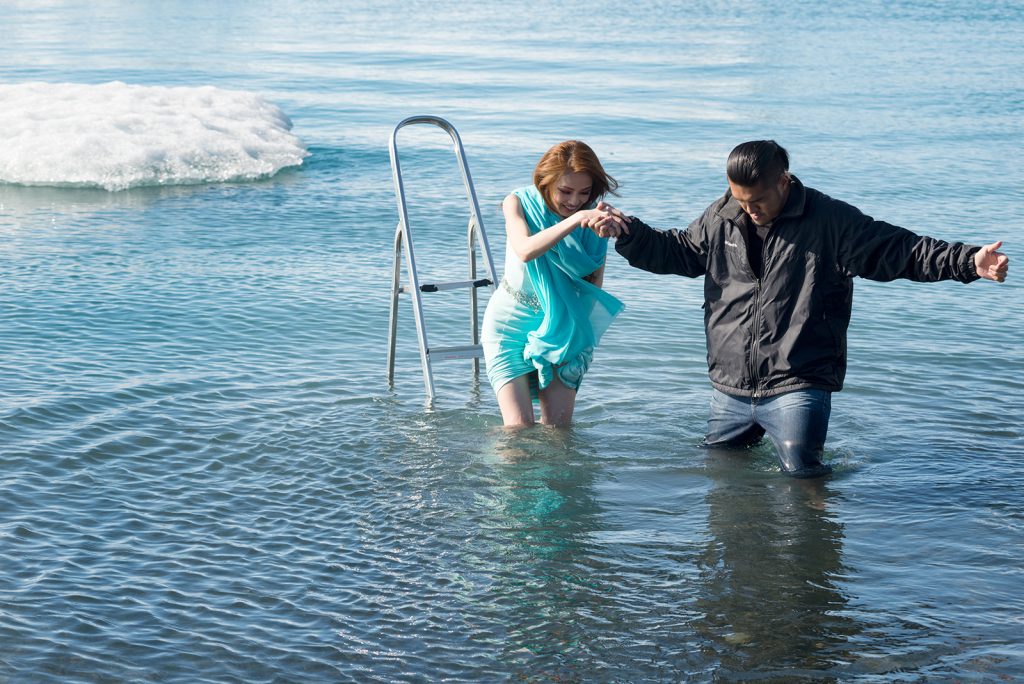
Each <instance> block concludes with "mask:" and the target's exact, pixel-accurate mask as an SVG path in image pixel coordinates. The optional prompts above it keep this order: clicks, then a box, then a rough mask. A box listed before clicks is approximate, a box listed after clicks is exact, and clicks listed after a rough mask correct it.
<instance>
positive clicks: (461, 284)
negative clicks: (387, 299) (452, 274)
mask: <svg viewBox="0 0 1024 684" xmlns="http://www.w3.org/2000/svg"><path fill="white" fill-rule="evenodd" d="M493 284H494V283H493V282H492V281H491V280H490V279H489V278H481V279H480V280H455V281H452V282H450V283H424V284H423V285H420V292H441V291H442V290H458V289H460V288H466V287H487V286H488V285H493ZM398 291H399V292H400V293H402V294H408V293H409V292H411V291H412V290H411V289H410V288H409V285H402V286H401V287H399V288H398Z"/></svg>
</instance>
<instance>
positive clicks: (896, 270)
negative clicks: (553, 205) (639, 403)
mask: <svg viewBox="0 0 1024 684" xmlns="http://www.w3.org/2000/svg"><path fill="white" fill-rule="evenodd" d="M747 220H748V219H747V218H746V215H745V214H744V213H743V210H742V209H741V208H740V206H739V204H738V203H737V202H736V201H735V200H734V199H733V198H732V195H731V193H729V192H726V194H725V196H723V197H722V198H721V199H719V200H718V201H716V202H715V203H714V204H712V205H711V206H710V207H708V208H707V210H706V211H705V212H704V215H703V216H701V217H700V218H699V219H697V220H696V221H694V222H693V223H691V224H690V226H689V228H687V229H686V230H685V231H680V230H670V231H667V232H661V231H657V230H654V229H653V228H651V227H650V226H647V225H646V224H644V223H643V222H641V221H639V220H638V219H635V218H631V219H630V224H629V234H628V235H623V236H622V237H620V238H619V239H618V240H617V241H616V244H615V249H616V250H617V251H618V252H619V254H621V255H622V256H624V257H625V258H626V259H627V260H628V261H629V263H630V264H631V265H633V266H636V267H637V268H642V269H644V270H645V271H650V272H652V273H674V274H677V275H683V276H690V277H697V276H700V275H703V276H704V328H705V333H706V335H707V345H708V372H709V374H710V376H711V383H712V384H713V385H714V386H715V387H717V388H718V389H719V390H721V391H722V392H725V393H727V394H733V395H738V396H749V397H755V398H756V397H767V396H773V395H776V394H782V393H784V392H790V391H793V390H798V389H806V388H820V389H825V390H831V391H838V390H840V389H842V387H843V378H844V377H845V376H846V330H847V327H848V326H849V323H850V312H851V309H852V306H853V277H854V276H860V277H862V278H869V279H871V280H882V281H886V280H894V279H896V278H908V279H910V280H917V281H937V280H959V281H960V282H964V283H968V282H971V281H973V280H977V279H978V274H977V271H976V270H975V268H974V253H975V252H977V251H978V249H980V248H979V247H973V246H969V245H964V244H962V243H953V244H950V243H947V242H943V241H942V240H936V239H934V238H929V237H922V236H919V235H915V234H914V233H912V232H910V231H909V230H906V229H904V228H899V227H897V226H893V225H891V224H888V223H884V222H882V221H875V220H874V219H872V218H871V217H870V216H865V215H864V214H862V213H861V212H860V211H859V210H858V209H856V208H855V207H852V206H850V205H849V204H846V203H844V202H840V201H838V200H834V199H832V198H831V197H829V196H827V195H824V194H822V193H820V192H818V191H817V190H813V189H811V188H805V187H804V186H803V184H802V183H800V181H799V180H797V179H796V178H793V183H792V185H791V186H790V192H789V198H788V200H787V202H786V205H785V207H784V208H783V210H782V212H781V214H780V215H779V216H778V218H776V219H775V221H774V222H773V224H772V228H771V230H769V231H768V236H767V238H766V239H765V241H764V247H763V253H762V273H763V275H762V277H761V278H760V279H758V278H757V277H756V276H755V275H754V271H753V269H752V268H751V266H750V263H749V260H748V256H747V241H746V238H745V235H746V231H745V227H744V226H745V223H744V222H745V221H747Z"/></svg>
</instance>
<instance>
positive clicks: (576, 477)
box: [493, 428, 611, 676]
mask: <svg viewBox="0 0 1024 684" xmlns="http://www.w3.org/2000/svg"><path fill="white" fill-rule="evenodd" d="M493 453H494V454H495V456H496V457H497V458H498V459H500V463H499V464H498V466H497V468H498V471H499V473H498V480H497V482H496V483H495V484H496V485H497V487H496V488H495V492H496V502H495V503H496V507H495V511H496V513H497V514H498V521H499V523H498V524H499V525H501V526H502V528H503V529H502V530H501V534H500V535H497V536H495V543H496V545H501V546H503V548H496V549H495V554H496V556H497V557H501V558H504V559H505V561H506V562H505V564H504V567H503V569H502V571H501V573H500V575H501V581H500V584H499V586H497V587H496V589H497V591H498V592H499V593H500V595H501V597H502V601H503V602H504V603H505V604H506V605H505V606H504V610H505V611H507V612H506V614H505V615H504V616H502V619H503V621H504V622H505V624H506V630H507V632H506V638H505V645H504V648H503V654H502V660H503V661H504V662H505V663H506V665H508V666H511V667H515V666H516V665H523V664H526V663H529V669H530V671H531V672H532V673H534V674H538V673H540V672H545V673H547V674H548V675H551V676H566V675H567V673H568V672H571V671H573V670H575V669H576V667H577V666H578V667H581V668H584V666H583V662H582V661H584V660H589V653H590V650H591V649H590V644H589V641H590V639H591V636H590V635H591V632H592V630H591V627H592V626H593V624H594V621H595V618H596V617H597V616H598V615H599V614H600V613H602V612H606V611H603V610H602V607H603V606H607V605H609V604H610V603H611V600H610V599H609V597H608V596H607V594H606V592H604V591H602V585H603V583H602V582H601V581H600V580H599V579H596V578H597V577H598V576H599V573H598V572H595V563H596V560H595V556H596V554H597V551H596V550H595V549H594V548H593V547H592V542H591V540H592V537H593V533H594V530H595V529H596V528H597V525H598V518H599V516H600V514H601V507H600V505H599V504H598V500H597V497H596V494H595V491H594V482H595V480H596V478H597V477H598V474H599V471H600V468H599V466H598V465H596V460H595V456H594V454H592V453H590V452H589V449H587V447H586V445H585V442H583V441H582V440H581V439H579V438H578V437H577V436H576V435H575V434H574V433H573V432H572V431H571V430H561V429H547V428H537V429H531V430H525V431H522V432H519V433H502V434H501V435H500V436H499V437H498V438H497V439H496V443H495V444H494V448H493ZM584 669H585V668H584Z"/></svg>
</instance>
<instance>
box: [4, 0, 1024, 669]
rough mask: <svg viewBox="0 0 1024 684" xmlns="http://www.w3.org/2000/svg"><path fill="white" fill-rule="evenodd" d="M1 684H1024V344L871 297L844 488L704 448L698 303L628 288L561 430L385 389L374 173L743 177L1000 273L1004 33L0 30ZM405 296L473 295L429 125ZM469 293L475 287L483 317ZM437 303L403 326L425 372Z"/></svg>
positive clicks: (779, 25)
mask: <svg viewBox="0 0 1024 684" xmlns="http://www.w3.org/2000/svg"><path fill="white" fill-rule="evenodd" d="M0 33H2V35H3V39H2V40H0V181H2V183H0V250H2V251H0V282H2V287H0V479H2V485H0V681H3V682H61V683H67V682H321V681H322V682H335V681H337V682H346V681H351V682H433V681H449V682H484V681H538V682H539V681H601V682H649V681H650V682H657V681H778V682H788V681H862V682H892V681H906V682H916V681H979V682H990V681H1015V680H1019V679H1020V678H1021V677H1024V651H1022V648H1024V647H1022V640H1021V635H1022V634H1024V598H1022V594H1024V569H1022V567H1024V513H1022V504H1024V487H1022V485H1024V437H1022V426H1024V399H1022V390H1024V352H1022V345H1021V341H1020V340H1021V336H1022V332H1021V331H1022V330H1024V308H1022V306H1021V293H1022V288H1021V284H1020V283H1021V280H1020V277H1019V276H1020V273H1019V270H1020V269H1019V267H1017V268H1016V269H1011V274H1010V280H1009V281H1008V282H1006V283H1005V284H1003V285H997V284H995V283H991V282H979V283H974V284H971V285H968V286H965V285H961V284H958V283H938V284H914V283H908V282H892V283H872V282H866V281H858V282H857V284H856V294H855V308H854V318H853V323H852V325H851V331H850V349H849V360H850V370H849V374H848V377H847V385H846V389H845V390H844V391H843V392H841V393H839V394H837V395H835V397H834V399H833V418H832V423H831V431H830V435H829V443H828V449H827V460H828V462H830V463H831V464H832V465H833V466H834V467H835V474H834V475H832V476H831V477H829V478H827V479H824V480H820V481H817V482H813V483H807V482H798V481H793V480H790V479H787V478H786V477H785V476H783V475H782V474H781V473H780V472H779V470H778V467H777V465H776V461H775V458H774V455H773V453H772V451H771V449H770V448H767V447H757V448H755V449H753V450H752V451H749V452H743V453H738V454H727V453H714V452H709V451H707V450H704V449H702V448H701V446H700V440H701V436H702V434H703V430H704V427H705V421H706V417H707V405H708V399H709V385H708V382H707V379H706V368H705V350H704V338H703V331H702V315H701V303H702V287H701V283H700V282H699V281H693V280H686V279H680V278H674V277H668V276H654V275H651V274H647V273H643V272H640V271H637V270H633V269H631V268H630V267H628V266H627V265H626V264H625V263H624V261H623V260H621V259H620V258H619V257H618V256H617V255H615V254H612V255H611V256H610V258H609V261H608V273H607V277H606V287H607V288H608V289H609V290H611V291H612V292H614V293H615V294H617V295H618V296H619V297H620V298H621V299H622V300H623V301H625V303H626V305H627V309H626V311H625V313H624V314H623V315H622V316H621V317H620V318H619V319H618V320H617V321H616V322H615V324H614V325H613V327H612V329H611V330H610V331H609V333H608V335H607V336H606V338H605V340H604V342H603V344H602V346H601V347H600V348H599V349H598V352H597V354H596V357H595V361H594V364H593V367H592V370H591V372H590V374H589V375H588V376H587V378H586V381H585V383H584V386H583V388H582V390H581V393H580V396H579V401H578V408H577V412H576V419H575V422H574V425H573V426H572V427H571V429H568V430H552V429H544V428H537V429H532V430H527V431H524V432H521V433H519V434H506V433H505V432H503V431H502V429H501V421H500V418H499V414H498V410H497V407H496V404H495V401H494V397H493V394H492V391H491V389H490V387H489V386H488V385H487V384H486V381H483V380H482V378H481V379H476V378H474V376H473V373H472V370H471V367H470V364H469V363H468V362H466V361H460V362H436V363H435V373H436V380H437V387H438V397H437V400H436V401H435V402H434V403H433V404H432V405H428V404H427V403H426V402H425V400H424V391H423V382H422V375H421V373H420V367H419V361H418V356H417V345H416V335H415V329H414V325H413V316H412V308H411V306H410V302H409V301H408V300H407V299H403V300H402V303H401V308H400V311H399V316H400V318H399V320H400V326H399V331H398V332H399V343H398V352H397V369H396V381H395V384H394V387H393V388H391V387H389V386H388V384H387V382H386V374H385V370H386V369H385V366H386V363H385V359H386V347H387V324H388V305H389V289H390V277H391V263H392V262H391V259H392V241H393V235H394V230H395V226H396V223H397V212H396V204H395V199H394V194H393V189H392V185H391V175H390V168H389V161H388V150H387V142H388V136H389V134H390V133H391V130H392V128H393V127H394V126H395V124H396V123H397V122H398V121H400V120H401V119H403V118H405V117H407V116H411V115H415V114H433V115H439V116H442V117H445V118H446V119H448V120H449V121H451V122H452V123H453V124H454V125H455V126H456V127H457V128H458V129H459V131H460V133H461V134H462V139H463V143H464V144H465V148H466V154H467V158H468V161H469V164H470V168H471V171H472V174H473V177H474V180H475V184H476V191H477V193H478V195H479V198H480V202H481V205H482V207H483V210H482V211H483V217H482V219H483V223H484V227H485V229H486V231H487V234H488V237H489V239H490V243H491V246H492V249H493V252H494V256H495V261H496V262H497V264H498V267H499V270H500V268H501V264H502V262H503V254H504V243H505V238H504V229H503V223H502V220H501V215H500V211H499V203H500V201H501V199H502V198H503V196H504V195H505V194H506V193H507V192H508V191H509V190H510V189H512V188H514V187H517V186H520V185H524V184H526V183H528V182H529V178H530V173H531V171H532V168H533V165H534V163H535V162H536V160H537V158H538V157H539V156H540V154H541V153H542V152H543V151H544V150H545V149H546V148H547V147H548V146H549V145H551V144H552V143H554V142H557V141H559V140H562V139H565V138H570V137H575V138H581V139H583V140H586V141H587V142H588V143H590V144H591V145H592V146H593V147H594V148H595V150H596V151H597V152H598V154H599V155H600V156H601V158H602V160H603V161H604V163H605V165H606V167H607V169H608V171H609V172H610V173H612V174H613V175H614V176H615V177H617V178H618V179H619V180H620V181H621V183H622V187H621V190H620V195H619V197H617V198H614V201H615V202H616V203H617V204H618V205H619V206H621V207H622V208H623V209H624V210H626V211H628V212H630V213H635V214H637V215H639V216H641V217H642V218H644V219H645V220H646V221H647V222H648V223H651V224H652V225H655V226H659V227H664V228H668V227H675V226H681V225H684V224H685V223H688V222H689V221H690V220H692V219H693V218H695V217H697V216H698V215H699V214H700V212H701V211H702V210H703V208H704V207H705V206H706V205H707V204H708V203H710V202H711V201H712V200H714V199H715V198H716V197H717V196H718V195H719V194H720V193H721V192H722V191H723V190H724V187H725V186H724V171H723V169H724V163H725V158H726V156H727V154H728V152H729V150H730V149H731V148H732V146H733V145H735V144H736V143H738V142H742V141H744V140H749V139H754V138H763V137H772V138H775V139H776V140H778V141H779V142H780V143H782V144H783V145H785V146H787V147H788V148H789V150H790V152H791V155H792V163H793V170H794V172H795V173H796V175H797V176H798V177H799V178H801V180H803V181H804V182H805V183H806V184H807V185H809V186H811V187H815V188H818V189H820V190H822V191H824V192H826V193H828V194H831V195H833V196H835V197H839V198H841V199H844V200H847V201H849V202H851V203H853V204H855V205H857V206H859V207H860V208H862V209H863V210H864V211H865V212H867V213H869V214H871V215H873V216H876V217H878V218H882V219H885V220H888V221H890V222H893V223H896V224H898V225H904V226H906V227H909V228H911V229H914V230H916V231H918V232H921V233H925V234H930V235H933V236H936V237H939V238H943V239H948V240H964V241H968V242H973V243H984V242H989V241H994V240H997V239H1004V240H1006V245H1005V247H1004V251H1005V252H1006V253H1007V254H1009V255H1010V257H1011V259H1012V260H1015V261H1019V260H1020V259H1021V258H1022V257H1024V252H1022V251H1021V249H1020V245H1021V237H1020V228H1021V226H1020V223H1021V222H1020V217H1019V213H1020V212H1019V210H1018V208H1019V206H1020V204H1021V202H1020V200H1021V188H1022V187H1024V171H1022V166H1021V164H1020V163H1019V161H1020V156H1021V152H1022V133H1024V129H1022V124H1021V111H1022V108H1024V79H1022V77H1021V74H1022V73H1024V8H1022V6H1021V5H1020V3H1017V2H1010V1H1003V0H981V1H980V2H975V3H959V2H952V1H951V0H929V1H925V0H919V1H915V2H895V3H892V2H882V1H881V0H867V1H860V2H856V3H835V2H825V1H824V0H820V1H819V0H816V1H814V2H810V3H782V2H774V1H769V2H757V3H745V2H716V1H713V0H711V1H707V2H695V3H660V2H647V1H640V2H636V3H626V4H622V3H613V2H608V1H607V0H596V2H589V3H577V2H563V3H557V4H555V3H552V4H545V3H525V4H522V5H515V4H511V5H510V4H507V3H499V2H493V1H491V0H484V1H482V2H477V3H472V4H463V3H454V2H444V1H442V2H439V3H438V2H430V3H427V2H418V1H416V2H410V1H409V0H404V1H402V2H397V1H395V2H369V1H367V0H353V1H352V2H345V3H305V2H281V1H278V2H262V1H260V0H255V1H251V2H244V3H243V2H225V3H200V2H194V3H130V2H117V1H111V2H70V1H69V2H18V1H15V2H6V3H4V4H3V10H2V16H0ZM399 145H400V151H401V154H402V155H403V157H402V161H403V166H404V169H405V172H406V181H407V185H408V191H409V198H410V212H411V213H410V223H411V227H412V231H413V236H414V244H415V247H416V257H417V260H418V263H419V267H420V269H419V270H420V271H421V273H422V274H423V276H422V277H423V278H424V280H425V281H427V282H429V280H430V279H433V278H436V279H444V280H461V279H463V278H464V277H465V269H466V266H465V261H466V257H465V247H464V241H465V231H466V223H467V214H466V202H465V198H464V196H463V195H462V194H461V192H462V191H461V186H460V181H459V179H458V175H457V173H456V171H455V166H454V157H453V155H452V154H451V148H450V145H449V144H448V142H447V139H446V138H445V136H444V134H443V133H442V132H441V131H440V129H437V128H433V127H419V128H409V129H404V130H403V131H402V133H401V134H400V136H399ZM486 296H487V294H486V291H485V292H484V294H483V297H484V299H485V300H486ZM467 299H468V298H467V296H466V294H465V291H462V292H456V293H439V294H435V295H428V296H427V302H426V304H425V306H426V316H427V320H428V326H429V328H428V332H429V333H430V335H431V338H430V339H431V341H432V343H433V344H448V343H450V344H463V343H465V342H466V337H467V336H468V327H469V326H468V322H467V318H466V317H467V315H468V314H467V309H468V307H467Z"/></svg>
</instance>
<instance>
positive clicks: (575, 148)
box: [533, 140, 619, 213]
mask: <svg viewBox="0 0 1024 684" xmlns="http://www.w3.org/2000/svg"><path fill="white" fill-rule="evenodd" d="M567 173H585V174H588V175H589V176H590V178H591V181H592V185H591V186H590V199H589V200H588V204H590V203H593V202H594V201H595V200H597V199H599V198H600V197H603V196H604V195H606V194H608V193H609V192H610V193H612V194H614V193H615V190H616V188H618V187H619V183H618V181H616V180H615V179H614V178H612V177H611V176H609V175H608V174H607V172H605V170H604V168H603V167H602V166H601V162H600V161H599V160H598V159H597V155H596V154H594V150H592V149H590V146H589V145H587V144H586V143H584V142H580V141H579V140H566V141H565V142H560V143H558V144H557V145H555V146H554V147H552V148H551V149H550V150H548V151H547V152H545V153H544V156H543V157H541V158H540V161H539V162H537V168H536V169H534V170H533V184H534V185H536V186H537V189H538V190H540V194H541V197H543V198H544V203H545V204H547V205H548V209H551V211H555V209H554V206H555V203H554V202H553V201H552V200H551V196H552V191H553V190H554V188H555V185H556V184H557V183H558V181H559V179H560V178H561V177H562V176H564V175H565V174H567ZM556 213H557V212H556Z"/></svg>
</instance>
